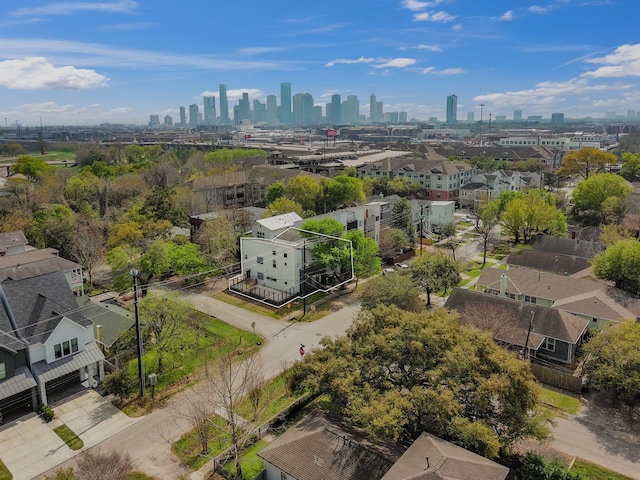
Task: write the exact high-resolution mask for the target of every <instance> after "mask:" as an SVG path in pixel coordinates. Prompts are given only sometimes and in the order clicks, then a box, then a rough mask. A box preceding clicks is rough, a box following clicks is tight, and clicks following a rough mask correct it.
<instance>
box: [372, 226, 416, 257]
mask: <svg viewBox="0 0 640 480" xmlns="http://www.w3.org/2000/svg"><path fill="white" fill-rule="evenodd" d="M378 246H379V248H380V255H381V256H382V258H392V257H394V256H395V254H396V252H398V251H400V250H408V249H410V248H411V242H410V241H409V237H407V234H406V233H405V232H404V231H402V230H400V229H398V228H386V229H384V230H382V231H381V232H380V240H379V242H378Z"/></svg>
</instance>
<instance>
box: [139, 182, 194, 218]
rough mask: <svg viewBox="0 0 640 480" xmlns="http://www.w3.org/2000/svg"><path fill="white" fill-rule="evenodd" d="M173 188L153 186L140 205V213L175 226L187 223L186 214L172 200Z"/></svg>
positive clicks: (173, 195)
mask: <svg viewBox="0 0 640 480" xmlns="http://www.w3.org/2000/svg"><path fill="white" fill-rule="evenodd" d="M175 194H176V191H175V189H174V188H163V187H154V188H153V190H151V193H150V194H149V195H148V196H147V198H146V199H145V201H144V205H143V206H142V211H141V213H142V214H143V215H147V216H150V217H151V218H153V219H154V220H167V221H169V222H171V224H172V225H175V226H177V227H186V226H188V225H189V222H188V218H187V215H186V214H185V213H184V211H183V210H182V209H180V208H178V207H177V206H176V204H175V202H174V197H175Z"/></svg>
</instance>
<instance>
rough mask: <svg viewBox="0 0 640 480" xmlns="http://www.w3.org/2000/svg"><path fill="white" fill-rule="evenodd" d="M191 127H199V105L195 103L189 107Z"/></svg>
mask: <svg viewBox="0 0 640 480" xmlns="http://www.w3.org/2000/svg"><path fill="white" fill-rule="evenodd" d="M189 126H190V127H197V126H198V105H196V104H195V103H192V104H191V105H189Z"/></svg>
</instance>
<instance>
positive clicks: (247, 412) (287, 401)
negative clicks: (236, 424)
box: [240, 374, 300, 425]
mask: <svg viewBox="0 0 640 480" xmlns="http://www.w3.org/2000/svg"><path fill="white" fill-rule="evenodd" d="M264 391H265V400H266V402H268V404H267V406H266V408H264V409H262V411H260V412H259V415H258V418H254V414H253V409H252V407H251V402H249V399H248V398H245V399H244V400H243V401H242V403H241V405H240V415H241V416H242V418H244V419H246V420H249V421H251V422H253V423H255V424H256V425H261V424H263V423H265V422H266V421H267V420H270V419H271V418H273V417H274V416H276V415H277V414H278V413H280V412H282V411H283V410H284V409H285V408H287V407H288V406H289V405H291V404H292V403H293V402H295V401H296V400H298V398H300V396H299V395H290V394H289V392H287V389H286V386H285V374H280V375H278V376H277V377H275V378H273V379H271V380H269V381H268V382H267V383H266V384H265V385H264Z"/></svg>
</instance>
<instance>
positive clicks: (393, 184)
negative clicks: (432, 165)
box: [387, 177, 422, 197]
mask: <svg viewBox="0 0 640 480" xmlns="http://www.w3.org/2000/svg"><path fill="white" fill-rule="evenodd" d="M387 187H388V189H389V194H390V195H399V196H400V197H414V196H416V195H418V194H419V193H420V192H421V191H422V185H420V182H416V181H415V180H409V179H408V178H404V177H395V178H392V179H390V180H389V182H388V183H387Z"/></svg>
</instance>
